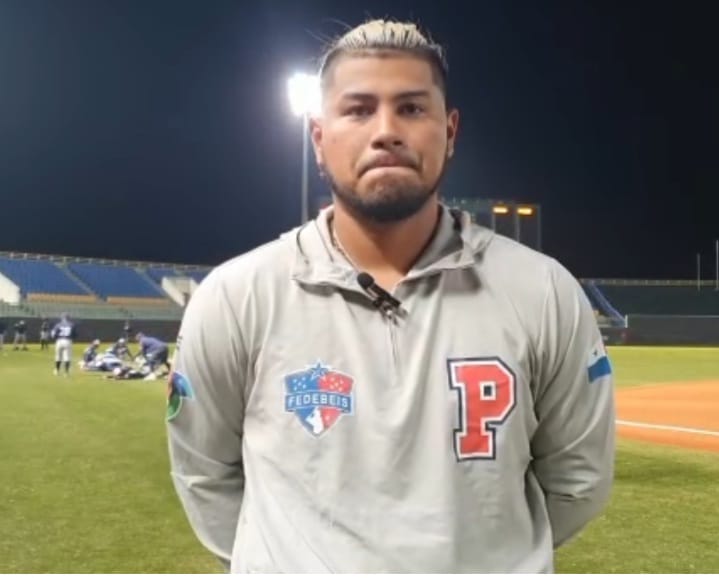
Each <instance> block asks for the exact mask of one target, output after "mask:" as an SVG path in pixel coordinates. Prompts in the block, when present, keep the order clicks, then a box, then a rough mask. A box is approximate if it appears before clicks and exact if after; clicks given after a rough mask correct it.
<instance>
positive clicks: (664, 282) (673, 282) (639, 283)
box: [580, 279, 716, 287]
mask: <svg viewBox="0 0 719 578" xmlns="http://www.w3.org/2000/svg"><path fill="white" fill-rule="evenodd" d="M580 281H581V282H582V283H598V284H599V285H617V286H625V287H627V286H635V287H649V286H654V287H696V286H697V283H698V282H697V280H696V279H694V280H692V279H580ZM699 284H700V285H701V287H714V286H715V285H716V281H707V280H704V281H701V282H700V283H699Z"/></svg>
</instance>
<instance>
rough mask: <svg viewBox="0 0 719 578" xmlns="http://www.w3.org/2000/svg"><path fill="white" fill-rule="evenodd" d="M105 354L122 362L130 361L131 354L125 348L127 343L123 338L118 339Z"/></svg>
mask: <svg viewBox="0 0 719 578" xmlns="http://www.w3.org/2000/svg"><path fill="white" fill-rule="evenodd" d="M107 352H108V353H110V354H112V355H114V356H116V357H117V358H118V359H120V360H122V361H125V360H126V361H132V353H130V348H129V347H128V346H127V341H126V340H125V338H124V337H120V339H118V340H117V341H116V342H115V343H113V344H112V346H111V347H109V348H108V350H107Z"/></svg>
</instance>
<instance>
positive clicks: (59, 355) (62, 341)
mask: <svg viewBox="0 0 719 578" xmlns="http://www.w3.org/2000/svg"><path fill="white" fill-rule="evenodd" d="M50 336H51V337H52V338H53V339H54V340H55V371H54V372H53V373H54V374H55V375H60V367H61V365H63V364H64V366H65V373H64V376H65V377H68V376H69V375H70V361H71V360H72V341H73V339H75V324H74V323H73V322H72V321H70V319H69V317H68V316H67V314H66V313H63V314H62V315H61V316H60V321H59V322H58V323H57V324H55V327H53V328H52V331H51V332H50Z"/></svg>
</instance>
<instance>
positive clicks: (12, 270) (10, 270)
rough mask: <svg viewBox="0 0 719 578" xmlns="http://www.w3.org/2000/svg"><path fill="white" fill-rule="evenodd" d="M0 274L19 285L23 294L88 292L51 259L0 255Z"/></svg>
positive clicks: (85, 293) (79, 293) (73, 293)
mask: <svg viewBox="0 0 719 578" xmlns="http://www.w3.org/2000/svg"><path fill="white" fill-rule="evenodd" d="M0 274H2V275H4V276H5V277H7V278H8V279H10V280H11V281H12V282H13V283H15V284H16V285H17V286H19V287H20V291H21V292H22V294H23V295H28V294H29V293H52V294H55V295H58V294H59V295H88V292H87V291H86V290H85V288H83V287H82V286H81V285H79V284H78V283H77V282H76V281H75V280H74V279H72V278H71V277H70V276H68V275H67V274H65V272H64V271H63V270H62V269H61V268H60V267H58V266H57V265H55V263H53V262H52V261H35V260H21V259H10V258H6V257H0Z"/></svg>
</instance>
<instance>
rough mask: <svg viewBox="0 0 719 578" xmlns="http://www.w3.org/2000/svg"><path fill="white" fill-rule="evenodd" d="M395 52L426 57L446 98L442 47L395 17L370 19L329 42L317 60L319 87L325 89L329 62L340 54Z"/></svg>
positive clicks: (445, 61)
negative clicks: (319, 60) (318, 60)
mask: <svg viewBox="0 0 719 578" xmlns="http://www.w3.org/2000/svg"><path fill="white" fill-rule="evenodd" d="M396 52H400V53H406V54H411V55H413V56H416V57H419V58H422V59H423V60H426V61H427V62H428V63H429V64H430V66H431V67H432V73H433V77H434V80H435V82H436V84H437V86H439V88H440V90H441V91H442V94H444V95H445V97H446V94H447V75H448V66H447V60H446V57H445V52H444V49H443V48H442V47H441V46H440V45H439V44H436V43H434V42H433V41H432V40H431V39H430V38H428V36H425V34H423V33H422V31H421V30H420V29H419V27H418V26H417V25H416V24H414V23H412V22H398V21H394V20H370V21H368V22H365V23H364V24H361V25H359V26H357V27H355V28H353V29H351V30H349V31H348V32H346V33H345V34H343V35H342V36H340V37H339V38H337V39H336V40H334V41H332V42H331V43H330V44H329V46H328V47H327V49H326V50H325V53H324V55H323V56H322V59H321V62H320V79H321V83H322V88H323V89H325V88H326V86H327V84H328V80H329V77H330V73H331V71H332V64H333V63H334V62H336V60H337V59H338V58H339V57H340V56H343V55H349V56H360V57H361V56H388V55H391V54H392V53H396Z"/></svg>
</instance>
